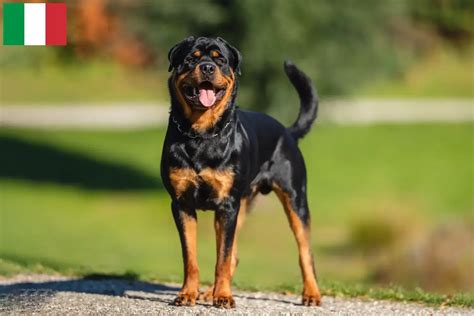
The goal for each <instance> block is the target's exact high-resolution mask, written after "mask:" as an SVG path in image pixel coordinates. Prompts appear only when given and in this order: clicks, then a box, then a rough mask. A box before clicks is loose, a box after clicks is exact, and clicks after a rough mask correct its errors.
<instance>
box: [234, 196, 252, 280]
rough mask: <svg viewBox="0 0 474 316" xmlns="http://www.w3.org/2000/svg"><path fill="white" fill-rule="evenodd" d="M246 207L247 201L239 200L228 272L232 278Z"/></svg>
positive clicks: (244, 199) (237, 259) (236, 261)
mask: <svg viewBox="0 0 474 316" xmlns="http://www.w3.org/2000/svg"><path fill="white" fill-rule="evenodd" d="M247 206H248V200H247V199H246V198H243V199H241V200H240V210H239V216H238V217H237V226H236V227H235V236H234V245H233V246H232V266H231V270H230V274H231V276H234V273H235V269H236V268H237V264H238V263H239V258H238V251H237V239H238V237H239V233H240V229H241V228H242V226H243V224H244V222H245V218H246V217H247Z"/></svg>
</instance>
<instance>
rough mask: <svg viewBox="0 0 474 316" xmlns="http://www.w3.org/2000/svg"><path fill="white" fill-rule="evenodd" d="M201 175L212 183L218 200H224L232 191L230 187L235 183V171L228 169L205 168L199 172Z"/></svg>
mask: <svg viewBox="0 0 474 316" xmlns="http://www.w3.org/2000/svg"><path fill="white" fill-rule="evenodd" d="M199 176H200V177H201V178H202V180H203V181H204V182H205V183H207V184H208V185H210V186H211V187H212V188H213V190H214V192H215V194H216V196H217V200H218V201H222V200H224V199H225V198H226V197H227V196H228V195H229V193H230V189H231V188H232V185H233V184H234V176H235V173H234V171H232V170H230V169H228V170H215V169H211V168H206V169H203V170H202V171H201V172H199Z"/></svg>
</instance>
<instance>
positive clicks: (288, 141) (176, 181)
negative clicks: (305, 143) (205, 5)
mask: <svg viewBox="0 0 474 316" xmlns="http://www.w3.org/2000/svg"><path fill="white" fill-rule="evenodd" d="M168 58H169V62H170V66H169V71H170V72H171V76H170V77H169V80H168V87H169V92H170V96H171V110H170V117H169V122H168V130H167V133H166V138H165V141H164V146H163V154H162V160H161V176H162V179H163V183H164V185H165V187H166V189H167V191H168V192H169V194H170V196H171V200H172V202H171V210H172V213H173V217H174V221H175V223H176V227H177V229H178V232H179V237H180V241H181V247H182V255H183V262H184V282H183V286H182V289H181V291H180V292H179V294H178V296H177V297H176V299H175V300H174V304H176V305H194V304H195V302H196V300H197V299H198V298H201V297H202V298H204V299H211V300H212V301H213V304H214V306H216V307H220V308H233V307H235V302H234V299H233V298H232V292H231V279H232V275H233V274H234V271H235V268H236V266H237V262H238V259H237V237H236V235H237V234H238V231H239V229H240V227H241V226H242V223H243V221H244V218H245V215H246V213H247V208H248V206H249V204H250V203H251V201H252V199H253V198H254V197H255V195H256V194H258V193H262V194H268V193H269V192H271V191H274V192H275V193H276V195H277V196H278V198H279V199H280V201H281V203H282V204H283V207H284V209H285V212H286V216H287V217H288V220H289V223H290V227H291V229H292V231H293V233H294V235H295V238H296V242H297V245H298V249H299V263H300V267H301V272H302V275H303V300H302V302H303V304H304V305H307V306H315V305H319V304H320V301H321V294H320V291H319V287H318V284H317V282H316V273H315V269H314V264H313V256H312V253H311V242H310V214H309V208H308V201H307V198H306V195H307V188H306V168H305V163H304V160H303V156H302V154H301V151H300V150H299V148H298V140H299V139H300V138H302V137H303V136H304V135H305V134H307V133H308V131H309V130H310V128H311V125H312V123H313V122H314V121H315V119H316V114H317V108H318V107H317V105H318V100H317V96H316V92H315V90H314V88H313V86H312V83H311V81H310V79H309V78H308V77H307V76H306V75H305V74H304V73H303V72H302V71H300V70H299V69H298V68H297V67H296V66H295V65H294V64H292V63H291V62H288V61H287V62H285V64H284V68H285V72H286V74H287V76H288V78H289V79H290V81H291V83H292V84H293V86H294V87H295V89H296V91H297V92H298V95H299V97H300V103H301V105H300V110H299V115H298V118H297V120H296V122H295V123H294V124H293V125H292V126H291V127H289V128H286V127H284V126H283V125H282V124H280V123H279V122H278V121H277V120H275V119H274V118H272V117H270V116H267V115H265V114H262V113H257V112H251V111H244V110H241V109H239V108H238V107H237V106H236V103H235V98H236V95H237V89H238V78H239V76H240V63H241V54H240V52H239V51H238V50H237V49H236V48H235V47H233V46H231V45H230V44H229V43H227V42H226V41H225V40H224V39H222V38H219V37H217V38H207V37H199V38H194V37H188V38H186V39H184V40H183V41H182V42H180V43H178V44H176V45H175V46H174V47H172V48H171V50H170V52H169V55H168ZM196 210H213V211H214V212H215V219H214V227H215V232H216V239H217V262H216V267H215V283H214V286H213V287H212V288H211V289H209V290H208V291H207V292H206V293H204V295H203V294H201V295H200V294H199V268H198V264H197V258H196V257H197V256H196V252H197V247H196V240H197V237H196V233H197V215H196ZM269 225H270V223H269Z"/></svg>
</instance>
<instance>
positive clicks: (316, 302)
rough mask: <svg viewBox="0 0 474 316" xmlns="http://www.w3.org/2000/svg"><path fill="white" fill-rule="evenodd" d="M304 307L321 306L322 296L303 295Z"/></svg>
mask: <svg viewBox="0 0 474 316" xmlns="http://www.w3.org/2000/svg"><path fill="white" fill-rule="evenodd" d="M303 305H304V306H321V295H319V294H317V295H307V294H303Z"/></svg>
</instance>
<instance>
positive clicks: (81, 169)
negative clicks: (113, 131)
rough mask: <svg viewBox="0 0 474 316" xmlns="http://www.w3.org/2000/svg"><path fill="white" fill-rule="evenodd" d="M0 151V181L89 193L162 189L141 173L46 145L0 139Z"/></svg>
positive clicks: (148, 175) (16, 139) (8, 138)
mask: <svg viewBox="0 0 474 316" xmlns="http://www.w3.org/2000/svg"><path fill="white" fill-rule="evenodd" d="M0 148H1V154H0V178H7V179H20V180H30V181H41V182H53V183H59V184H66V185H73V186H78V187H80V188H84V189H90V190H147V189H149V190H155V189H162V188H163V185H162V183H161V181H160V179H158V177H155V176H153V175H150V174H147V173H145V172H143V171H142V170H138V169H136V168H133V167H131V166H127V165H124V164H120V163H116V162H111V161H101V160H99V159H97V158H95V157H91V156H88V155H85V154H84V153H80V152H73V151H67V150H64V149H62V148H58V147H55V146H52V145H49V144H48V145H47V144H40V143H32V142H28V141H25V140H22V139H19V138H15V137H11V136H0Z"/></svg>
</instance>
